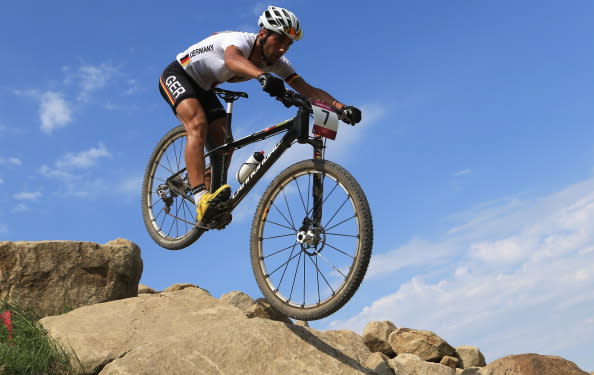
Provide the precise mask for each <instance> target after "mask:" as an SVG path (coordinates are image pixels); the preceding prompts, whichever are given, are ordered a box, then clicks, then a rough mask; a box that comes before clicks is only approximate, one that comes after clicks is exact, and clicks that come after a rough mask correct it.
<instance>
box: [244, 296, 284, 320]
mask: <svg viewBox="0 0 594 375" xmlns="http://www.w3.org/2000/svg"><path fill="white" fill-rule="evenodd" d="M245 316H247V317H248V318H263V319H270V320H276V321H279V322H283V323H288V324H293V321H292V320H291V319H289V317H288V316H286V315H285V314H283V313H282V312H280V311H278V310H277V309H275V308H274V307H272V305H271V304H270V302H268V300H267V299H266V298H258V299H257V300H255V301H254V303H252V304H251V305H250V306H248V308H247V309H246V310H245Z"/></svg>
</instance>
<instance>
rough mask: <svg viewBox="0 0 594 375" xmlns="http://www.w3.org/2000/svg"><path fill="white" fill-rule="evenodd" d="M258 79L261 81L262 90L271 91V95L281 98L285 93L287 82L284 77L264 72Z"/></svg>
mask: <svg viewBox="0 0 594 375" xmlns="http://www.w3.org/2000/svg"><path fill="white" fill-rule="evenodd" d="M258 81H260V86H261V87H262V90H264V91H266V92H267V93H269V94H270V96H274V97H276V98H280V97H282V96H283V95H285V91H286V89H285V83H284V82H283V80H282V79H280V78H277V77H275V76H273V75H272V74H270V73H264V74H260V75H259V76H258Z"/></svg>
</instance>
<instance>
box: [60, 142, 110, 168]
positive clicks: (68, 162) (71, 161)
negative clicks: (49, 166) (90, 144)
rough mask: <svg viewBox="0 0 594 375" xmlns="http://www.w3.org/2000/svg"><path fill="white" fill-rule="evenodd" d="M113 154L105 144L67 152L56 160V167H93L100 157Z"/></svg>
mask: <svg viewBox="0 0 594 375" xmlns="http://www.w3.org/2000/svg"><path fill="white" fill-rule="evenodd" d="M110 156H111V154H110V153H109V151H107V148H106V147H105V145H103V144H99V146H98V147H94V148H90V149H88V150H85V151H81V152H79V153H76V154H74V153H67V154H66V155H64V157H62V158H61V159H60V160H58V161H57V162H56V167H58V168H59V169H68V168H72V169H74V168H83V169H86V168H90V167H93V166H94V165H95V164H96V163H97V160H99V159H100V158H105V157H110Z"/></svg>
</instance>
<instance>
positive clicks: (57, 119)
mask: <svg viewBox="0 0 594 375" xmlns="http://www.w3.org/2000/svg"><path fill="white" fill-rule="evenodd" d="M40 100H41V104H40V109H39V116H40V118H41V130H42V131H43V132H45V133H48V134H50V133H52V132H53V131H54V130H56V129H58V128H62V127H64V126H66V125H68V124H69V123H70V122H71V121H72V110H71V109H70V106H69V105H68V103H66V101H65V100H64V97H63V95H62V94H61V93H58V92H54V91H47V92H45V93H43V94H42V95H41V98H40Z"/></svg>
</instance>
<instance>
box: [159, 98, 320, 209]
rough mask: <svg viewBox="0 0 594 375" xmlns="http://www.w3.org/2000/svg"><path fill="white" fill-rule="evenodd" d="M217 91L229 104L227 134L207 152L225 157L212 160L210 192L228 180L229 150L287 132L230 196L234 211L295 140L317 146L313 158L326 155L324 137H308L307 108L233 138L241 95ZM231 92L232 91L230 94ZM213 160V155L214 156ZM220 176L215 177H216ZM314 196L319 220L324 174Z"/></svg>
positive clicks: (316, 182) (172, 177) (318, 179)
mask: <svg viewBox="0 0 594 375" xmlns="http://www.w3.org/2000/svg"><path fill="white" fill-rule="evenodd" d="M217 93H218V94H219V96H221V98H222V99H223V100H224V101H225V102H226V103H227V109H226V130H227V131H226V134H227V136H226V137H225V143H224V144H223V145H221V146H218V147H216V148H214V149H212V150H210V151H209V152H208V153H206V154H205V158H206V157H207V156H212V155H213V154H219V155H222V158H221V159H222V160H221V162H220V163H215V162H211V168H212V171H211V173H212V176H213V178H212V181H211V184H212V186H211V191H215V190H216V189H217V188H218V187H220V186H221V185H223V184H225V183H226V182H227V171H228V168H229V164H230V161H231V160H230V157H229V155H230V153H231V152H232V151H235V150H238V149H240V148H243V147H245V146H247V145H250V144H252V143H256V142H259V141H262V140H264V139H266V138H269V137H272V136H274V135H277V134H280V133H282V132H286V133H285V135H284V136H283V137H282V138H281V140H280V141H279V142H278V143H277V144H276V145H275V146H274V147H273V148H272V150H271V151H270V153H268V155H266V156H265V158H264V160H262V161H261V162H260V163H259V164H258V165H257V167H256V168H255V169H254V170H253V171H252V172H251V174H250V175H249V176H248V177H247V178H246V180H245V181H244V183H243V184H241V186H239V188H238V189H237V191H236V192H235V193H234V194H233V195H232V196H231V198H230V201H229V205H230V209H231V210H233V209H234V208H235V207H237V205H239V203H240V202H241V201H242V200H243V198H245V196H246V195H247V194H248V193H249V192H250V191H251V190H252V188H253V187H254V186H255V185H256V184H257V183H258V181H259V180H260V179H261V178H262V176H264V174H265V173H266V172H267V171H268V170H269V169H270V167H272V165H273V164H274V163H275V162H276V161H277V160H278V159H279V158H280V157H281V156H282V155H283V154H284V153H285V151H287V150H288V149H289V148H290V147H291V146H292V145H293V143H294V142H298V143H301V144H305V143H308V144H310V145H311V146H312V147H313V149H314V154H313V155H314V159H323V158H324V148H325V146H324V141H323V140H322V137H321V136H318V135H314V136H313V137H310V136H309V113H308V112H307V111H306V110H304V109H303V108H299V110H298V111H297V115H296V116H295V117H294V118H292V119H289V120H286V121H283V122H281V123H278V124H276V125H273V126H270V127H268V128H266V129H264V130H261V131H259V132H256V133H253V134H251V135H248V136H246V137H243V138H241V139H238V140H233V138H232V137H231V136H230V134H231V120H232V115H233V114H232V112H233V102H234V101H235V100H237V99H238V98H239V96H238V95H232V94H238V93H233V92H229V91H225V90H218V91H217ZM230 93H232V94H230ZM211 160H212V158H211ZM185 170H186V168H184V169H182V170H180V171H179V172H177V173H175V174H174V175H172V176H171V177H169V179H168V181H169V180H172V179H174V178H175V177H177V176H179V175H180V174H182V173H183V172H184V171H185ZM215 176H216V177H217V178H216V179H215V178H214V177H215ZM313 186H314V188H313V191H312V195H313V199H314V207H315V209H314V211H315V212H314V215H313V216H314V220H315V219H319V218H321V216H322V213H321V207H322V204H321V203H322V196H323V186H322V178H321V176H315V177H314V181H313ZM182 196H184V198H186V199H188V200H190V201H192V202H193V200H192V199H191V198H190V197H187V196H186V195H185V194H182Z"/></svg>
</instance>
